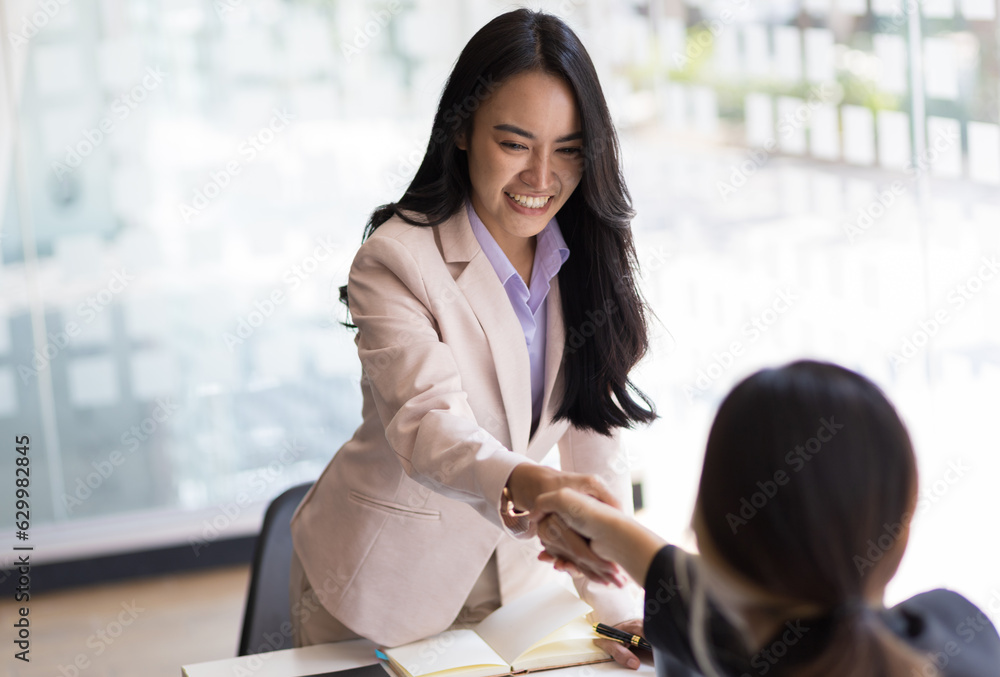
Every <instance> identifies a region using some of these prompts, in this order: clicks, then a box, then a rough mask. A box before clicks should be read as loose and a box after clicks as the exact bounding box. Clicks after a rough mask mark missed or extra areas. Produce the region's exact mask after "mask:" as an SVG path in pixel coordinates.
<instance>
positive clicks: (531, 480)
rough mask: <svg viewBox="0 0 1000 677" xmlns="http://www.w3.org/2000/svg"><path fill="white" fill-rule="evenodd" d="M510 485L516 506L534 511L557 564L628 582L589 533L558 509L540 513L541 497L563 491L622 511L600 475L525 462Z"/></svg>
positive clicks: (603, 579) (601, 578) (541, 535)
mask: <svg viewBox="0 0 1000 677" xmlns="http://www.w3.org/2000/svg"><path fill="white" fill-rule="evenodd" d="M507 489H508V491H509V492H510V495H511V499H512V500H513V502H514V507H516V508H518V509H521V510H529V511H532V516H531V518H530V519H531V523H532V524H533V525H534V526H535V528H536V530H537V534H538V537H539V539H540V540H541V541H542V544H543V545H544V546H545V549H546V552H547V553H548V554H549V556H550V557H551V558H552V559H550V560H548V561H554V562H555V563H556V564H557V568H561V569H564V570H566V571H569V572H570V573H580V574H582V575H584V576H586V577H587V578H589V579H591V580H593V581H597V582H600V583H605V584H611V585H616V586H618V587H622V586H624V585H625V577H624V576H623V575H622V572H621V569H620V568H619V567H618V565H617V564H615V563H614V562H611V561H608V560H606V559H603V558H601V557H599V556H598V555H596V554H595V553H594V551H593V550H592V548H591V546H590V543H589V542H588V541H587V540H586V538H585V537H584V536H586V535H584V536H581V535H580V534H579V533H577V532H576V531H575V530H574V529H572V528H570V527H568V526H567V525H566V523H565V522H564V521H563V519H562V517H561V515H559V514H557V512H556V511H555V510H549V511H547V512H539V513H537V514H536V509H537V507H538V505H537V504H538V499H539V497H541V496H552V495H553V494H554V493H562V492H568V493H570V494H573V495H576V496H584V497H586V498H589V499H590V500H592V501H594V502H595V503H599V504H600V505H604V506H605V507H607V508H608V509H609V510H613V511H614V512H617V513H619V514H622V513H621V508H620V506H619V504H618V501H617V500H616V499H615V497H614V495H613V494H612V493H611V491H610V490H609V489H608V487H607V485H606V484H605V483H604V481H603V480H602V479H601V478H600V477H597V476H596V475H585V474H581V473H571V472H562V471H559V470H556V469H554V468H550V467H548V466H543V465H535V464H532V463H522V464H521V465H518V466H517V467H515V468H514V470H513V472H512V473H511V475H510V478H509V479H508V482H507ZM543 559H544V558H543Z"/></svg>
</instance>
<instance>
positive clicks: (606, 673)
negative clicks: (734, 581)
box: [181, 639, 656, 677]
mask: <svg viewBox="0 0 1000 677" xmlns="http://www.w3.org/2000/svg"><path fill="white" fill-rule="evenodd" d="M378 662H379V661H378V659H376V658H375V645H374V644H372V643H371V642H369V641H368V640H366V639H356V640H352V641H350V642H338V643H336V644H317V645H316V646H307V647H305V648H303V649H285V650H284V651H273V652H271V653H264V654H258V655H255V656H242V657H240V658H227V659H223V660H220V661H210V662H208V663H196V664H194V665H185V666H183V667H182V668H181V675H182V677H304V676H305V675H316V674H322V673H324V672H332V671H334V670H344V669H346V668H357V667H361V666H362V665H371V664H372V663H378ZM387 674H388V673H387ZM536 674H538V675H544V676H545V677H612V676H613V677H627V676H631V677H655V674H656V673H655V671H654V670H653V659H652V658H650V657H649V656H648V654H647V655H644V656H643V660H642V665H640V666H639V669H638V670H628V669H626V668H623V667H620V666H619V665H618V664H617V663H611V662H609V663H596V664H594V665H581V666H578V667H573V668H562V669H560V670H547V671H545V672H544V673H536Z"/></svg>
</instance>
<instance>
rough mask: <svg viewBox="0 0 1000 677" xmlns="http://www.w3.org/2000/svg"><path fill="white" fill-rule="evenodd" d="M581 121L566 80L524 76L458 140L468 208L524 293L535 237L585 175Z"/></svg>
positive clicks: (513, 80) (497, 97) (536, 74)
mask: <svg viewBox="0 0 1000 677" xmlns="http://www.w3.org/2000/svg"><path fill="white" fill-rule="evenodd" d="M579 118H580V115H579V113H577V110H576V102H575V101H574V100H573V91H572V90H571V89H570V88H569V85H567V84H566V82H565V81H564V80H562V79H560V78H557V77H555V76H553V75H549V74H548V73H543V72H541V71H528V72H526V73H521V74H519V75H515V76H513V77H511V78H510V79H508V80H507V81H506V82H505V83H504V84H503V85H501V86H500V87H499V88H498V89H497V91H496V92H495V93H494V94H493V96H491V97H490V98H489V99H488V100H487V101H486V102H485V103H484V104H483V106H482V107H481V108H480V109H479V111H478V112H477V113H476V115H475V117H474V118H473V123H472V129H470V130H469V132H468V133H466V132H464V131H463V132H461V133H460V134H459V136H458V139H457V143H456V145H457V147H458V148H460V149H461V150H464V151H466V154H467V156H468V163H469V179H470V182H471V185H472V191H471V195H470V200H471V202H472V207H473V209H475V211H476V214H477V215H479V218H480V219H482V221H483V225H484V226H486V229H487V230H488V231H489V232H490V235H492V236H493V239H494V240H496V241H497V244H498V245H500V248H501V249H502V250H503V252H504V254H506V255H507V258H508V259H510V261H511V263H513V264H514V267H515V268H516V269H517V271H518V273H519V274H520V275H521V279H522V280H524V281H525V283H526V284H528V285H529V287H530V282H531V270H532V262H533V261H534V258H535V236H536V235H537V234H538V233H539V232H541V230H542V229H543V228H544V227H545V226H546V225H547V224H548V222H549V220H550V219H551V218H552V217H553V215H555V214H556V213H558V211H559V210H560V208H562V206H563V205H564V204H565V203H566V200H568V199H569V196H570V195H572V194H573V191H574V190H576V186H577V184H579V183H580V177H581V176H582V174H583V163H582V162H581V151H582V149H583V147H582V145H581V139H582V137H583V133H582V132H580V131H579V128H580V120H579Z"/></svg>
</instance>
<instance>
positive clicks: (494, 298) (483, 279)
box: [438, 208, 562, 454]
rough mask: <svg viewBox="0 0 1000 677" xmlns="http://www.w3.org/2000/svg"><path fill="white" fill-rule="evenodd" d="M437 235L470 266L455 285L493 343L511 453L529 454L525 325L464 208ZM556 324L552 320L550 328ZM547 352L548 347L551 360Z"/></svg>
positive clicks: (449, 253)
mask: <svg viewBox="0 0 1000 677" xmlns="http://www.w3.org/2000/svg"><path fill="white" fill-rule="evenodd" d="M438 234H439V236H440V238H441V251H442V254H443V256H444V259H445V261H446V262H447V263H462V262H466V263H467V265H466V266H465V268H464V269H463V270H462V271H461V273H459V275H458V277H457V278H455V282H456V284H458V287H459V289H461V290H462V293H463V294H465V297H466V298H467V299H468V301H469V305H470V306H471V307H472V310H473V312H474V313H475V314H476V318H477V319H478V320H479V324H480V326H482V328H483V331H484V332H485V334H486V338H487V341H488V342H489V345H490V354H491V355H492V357H493V366H494V368H495V370H496V374H497V381H498V383H499V386H500V394H501V396H502V398H503V406H504V411H505V412H506V414H507V424H508V427H509V430H510V440H511V450H512V451H515V452H517V453H519V454H524V453H526V452H527V448H528V436H529V428H530V426H531V366H530V363H529V361H528V347H527V345H526V344H525V342H524V332H523V331H522V330H521V323H520V322H519V321H518V319H517V315H516V314H515V313H514V309H513V308H512V307H511V304H510V299H509V298H508V297H507V292H506V291H505V290H504V288H503V285H502V284H500V278H498V277H497V274H496V271H495V270H493V266H492V265H491V264H490V262H489V259H487V258H486V255H485V254H484V253H483V250H482V248H481V247H480V246H479V242H478V240H476V236H475V234H474V233H473V232H472V226H471V225H470V224H469V217H468V215H467V214H466V213H465V209H464V208H463V209H460V210H459V212H458V213H457V214H456V215H455V216H453V217H452V218H450V219H448V220H447V221H445V222H444V223H442V224H441V225H440V226H438ZM550 293H551V292H550ZM550 308H551V306H550ZM550 316H551V313H550ZM561 316H562V315H561V313H560V318H561ZM551 324H552V322H551V319H550V321H549V326H550V327H551ZM550 341H551V339H550ZM548 352H549V350H548V348H547V349H546V360H548ZM556 366H558V365H556ZM547 372H548V368H546V383H548V382H549V377H548V373H547ZM546 397H547V395H546Z"/></svg>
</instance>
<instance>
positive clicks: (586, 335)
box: [340, 9, 657, 435]
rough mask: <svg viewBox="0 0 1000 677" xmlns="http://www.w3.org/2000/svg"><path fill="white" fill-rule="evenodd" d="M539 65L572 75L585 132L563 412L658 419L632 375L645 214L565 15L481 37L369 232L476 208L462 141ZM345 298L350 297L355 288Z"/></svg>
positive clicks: (573, 229)
mask: <svg viewBox="0 0 1000 677" xmlns="http://www.w3.org/2000/svg"><path fill="white" fill-rule="evenodd" d="M527 71H541V72H545V73H548V74H551V75H554V76H556V77H559V78H561V79H562V80H564V81H565V82H566V83H567V84H568V85H569V87H570V89H571V90H572V91H573V94H574V96H575V99H576V105H577V107H578V109H579V111H580V118H581V122H582V131H583V136H584V138H583V145H584V151H583V157H584V171H583V177H582V179H581V181H580V184H579V185H578V186H577V188H576V190H574V191H573V193H572V195H570V197H569V199H568V200H567V201H566V203H565V204H564V205H563V207H562V209H561V210H560V211H559V221H560V222H561V224H562V233H563V237H564V239H565V240H566V244H567V246H568V247H569V249H570V252H571V255H570V257H569V259H568V260H567V261H566V263H565V264H564V265H563V267H562V269H561V270H560V272H559V290H560V292H561V296H562V310H563V320H564V322H565V326H566V344H565V346H564V348H565V350H564V357H563V359H564V367H565V369H564V383H565V391H564V393H563V398H562V402H561V404H560V406H559V409H558V411H557V412H556V414H555V420H557V421H558V420H560V419H564V418H565V419H569V420H570V421H571V422H572V423H573V424H574V425H576V426H577V427H579V428H590V429H592V430H594V431H596V432H598V433H601V434H603V435H611V434H612V429H613V428H621V427H631V425H633V424H634V423H638V422H643V423H649V422H652V421H653V420H654V419H655V418H656V417H657V415H656V411H655V408H654V406H653V403H652V401H651V400H650V399H649V398H648V397H647V396H646V395H645V394H644V393H643V392H642V391H641V390H639V389H638V388H636V387H635V385H634V384H633V383H632V381H631V380H630V379H629V372H630V371H631V370H632V368H633V367H634V366H635V365H636V364H637V363H638V362H639V360H640V359H641V358H642V357H643V355H644V354H645V353H646V350H647V349H648V347H649V339H648V335H647V333H648V328H647V320H646V312H647V308H646V304H645V302H644V300H643V299H642V296H641V295H640V293H639V290H638V286H637V280H636V270H637V267H638V265H637V261H636V253H635V247H634V245H633V242H632V232H631V227H630V226H631V221H632V217H633V215H634V212H633V211H632V207H631V198H630V196H629V193H628V189H627V188H626V186H625V181H624V177H623V176H622V172H621V165H620V161H619V154H620V152H619V147H618V138H617V135H616V133H615V129H614V126H613V125H612V122H611V116H610V114H609V112H608V107H607V103H606V101H605V99H604V93H603V92H602V90H601V86H600V82H599V81H598V77H597V71H596V70H595V69H594V65H593V63H592V62H591V60H590V56H589V55H588V54H587V51H586V49H584V47H583V44H582V43H581V42H580V39H579V38H578V37H577V36H576V34H575V33H574V32H573V31H572V30H571V29H570V28H569V27H568V26H567V25H566V24H565V23H564V22H563V21H562V20H560V19H559V18H557V17H555V16H552V15H550V14H545V13H543V12H534V11H531V10H527V9H518V10H515V11H512V12H508V13H506V14H502V15H500V16H498V17H496V18H495V19H493V20H492V21H490V22H489V23H488V24H486V25H485V26H483V28H481V29H480V30H479V31H478V32H477V33H476V34H475V35H474V36H473V37H472V39H471V40H469V43H468V44H467V45H466V46H465V49H463V50H462V53H461V55H460V56H459V57H458V62H457V63H456V64H455V68H454V70H453V71H452V73H451V75H450V76H449V78H448V82H447V83H446V84H445V87H444V92H443V93H442V95H441V102H440V104H439V105H438V109H437V113H436V115H435V116H434V124H433V128H432V131H431V136H430V140H429V142H428V144H427V152H426V153H425V154H424V159H423V161H422V162H421V164H420V167H419V168H418V169H417V173H416V175H415V176H414V178H413V181H412V182H411V183H410V185H409V187H408V188H407V189H406V192H405V193H404V194H403V196H402V197H401V198H400V199H399V200H398V201H396V202H391V203H388V204H384V205H382V206H380V207H378V208H377V209H376V210H375V211H374V212H372V215H371V218H370V219H369V221H368V224H367V226H366V228H365V232H364V236H363V238H362V240H363V241H364V240H366V239H367V238H368V237H369V236H370V235H371V234H372V233H373V232H374V231H375V229H377V228H378V227H379V226H381V225H382V224H383V223H385V222H386V221H387V220H389V219H390V218H392V217H394V216H396V217H399V218H401V219H403V220H404V221H406V222H407V223H409V224H412V225H415V226H428V227H432V226H436V225H439V224H441V223H443V222H444V221H445V220H447V219H448V218H450V217H451V216H453V215H454V214H456V213H457V212H458V211H459V210H460V209H463V208H464V206H465V202H466V200H467V199H468V197H469V194H470V188H471V186H470V183H469V181H470V180H469V167H468V159H467V156H466V153H465V151H463V150H460V149H459V148H458V147H457V145H456V139H457V137H458V135H459V134H462V133H466V134H468V133H469V132H470V130H471V127H472V116H473V113H474V112H475V110H476V109H477V108H478V107H479V105H480V104H481V103H482V102H483V101H484V100H485V99H486V98H488V97H489V95H490V93H492V92H493V91H495V90H496V88H497V87H499V86H500V85H501V84H502V83H503V82H504V81H505V80H506V79H507V78H510V77H511V76H513V75H517V74H519V73H523V72H527ZM340 298H341V301H343V302H344V303H345V304H347V287H346V286H344V287H341V288H340ZM348 326H353V325H348ZM633 393H634V397H633ZM636 398H638V400H641V402H642V404H643V405H645V407H644V406H642V405H640V403H639V402H638V401H637V400H636Z"/></svg>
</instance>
